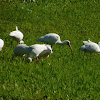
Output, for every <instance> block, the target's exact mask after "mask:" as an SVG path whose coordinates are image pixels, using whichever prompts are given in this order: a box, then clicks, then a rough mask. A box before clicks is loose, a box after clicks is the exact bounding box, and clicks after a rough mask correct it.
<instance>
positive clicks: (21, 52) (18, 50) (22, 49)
mask: <svg viewBox="0 0 100 100" xmlns="http://www.w3.org/2000/svg"><path fill="white" fill-rule="evenodd" d="M28 47H29V46H27V45H26V44H18V45H17V46H16V47H15V48H14V53H13V56H12V60H13V59H14V57H16V56H19V57H21V59H22V60H23V59H25V58H24V56H25V54H26V50H27V48H28Z"/></svg>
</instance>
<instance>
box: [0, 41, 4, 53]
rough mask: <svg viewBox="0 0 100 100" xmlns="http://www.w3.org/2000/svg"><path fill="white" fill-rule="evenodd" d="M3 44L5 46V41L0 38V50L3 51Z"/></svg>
mask: <svg viewBox="0 0 100 100" xmlns="http://www.w3.org/2000/svg"><path fill="white" fill-rule="evenodd" d="M3 46H4V41H3V40H2V39H0V51H2V48H3Z"/></svg>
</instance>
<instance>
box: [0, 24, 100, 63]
mask: <svg viewBox="0 0 100 100" xmlns="http://www.w3.org/2000/svg"><path fill="white" fill-rule="evenodd" d="M9 36H10V37H11V38H12V41H11V46H12V43H13V41H17V42H18V45H17V46H16V47H15V48H14V53H13V56H12V59H14V57H16V56H20V57H21V58H22V59H25V58H24V56H25V55H27V61H28V62H32V58H35V62H38V61H39V58H40V57H48V56H49V55H50V54H51V53H53V50H52V46H53V45H54V44H59V45H65V44H66V45H68V46H69V47H70V49H71V51H72V53H73V50H72V47H71V44H70V41H69V40H65V41H63V42H62V41H61V40H60V36H59V35H58V34H56V33H49V34H46V35H44V36H42V37H40V38H39V39H38V40H37V41H40V42H45V43H47V44H34V45H31V46H27V45H26V44H24V41H23V37H24V35H23V33H22V32H20V31H19V30H18V27H17V26H16V31H12V32H11V33H10V34H9ZM83 43H84V45H83V46H81V47H80V49H79V50H83V51H84V55H85V54H86V52H89V53H93V52H100V42H99V43H98V44H97V43H94V42H92V41H90V40H88V41H83ZM3 46H4V41H3V40H2V39H0V51H1V50H2V48H3Z"/></svg>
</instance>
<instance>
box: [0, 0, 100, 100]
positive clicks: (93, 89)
mask: <svg viewBox="0 0 100 100" xmlns="http://www.w3.org/2000/svg"><path fill="white" fill-rule="evenodd" d="M99 6H100V2H99V1H97V0H91V1H90V0H79V1H78V0H36V3H34V2H30V1H27V2H23V1H22V0H4V1H3V0H2V1H0V38H2V39H3V40H4V42H5V45H4V47H3V50H2V52H1V53H0V100H44V99H46V100H99V98H100V93H99V91H100V56H99V54H93V55H91V57H92V58H91V59H90V55H89V54H87V57H86V58H84V52H80V51H79V48H80V47H81V46H82V44H83V43H82V41H84V40H88V39H89V38H90V40H91V41H94V42H99V41H100V7H99ZM16 26H18V28H19V30H20V31H21V32H23V34H24V42H25V43H26V44H27V45H33V44H36V43H39V42H37V41H36V40H37V39H38V38H39V37H41V36H43V35H45V34H47V33H50V32H51V33H52V32H55V33H57V34H59V35H60V36H61V40H62V41H63V40H70V42H71V45H72V48H73V51H74V55H72V54H71V50H70V49H69V47H68V46H59V45H55V46H54V47H53V50H54V52H53V54H51V55H50V57H49V59H48V60H42V59H40V61H39V63H37V64H35V61H34V60H33V62H32V63H28V62H27V61H22V60H21V59H20V58H19V57H16V58H15V59H14V60H13V61H12V59H11V58H12V54H13V49H14V47H15V46H16V45H17V43H16V42H14V44H13V45H14V46H13V48H11V45H10V42H11V38H10V37H9V33H10V32H11V31H13V30H15V27H16ZM46 97H47V98H46Z"/></svg>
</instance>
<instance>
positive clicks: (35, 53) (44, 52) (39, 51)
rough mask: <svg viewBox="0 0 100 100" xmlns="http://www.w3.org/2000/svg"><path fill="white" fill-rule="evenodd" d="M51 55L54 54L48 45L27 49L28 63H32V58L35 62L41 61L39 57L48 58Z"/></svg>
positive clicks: (37, 45)
mask: <svg viewBox="0 0 100 100" xmlns="http://www.w3.org/2000/svg"><path fill="white" fill-rule="evenodd" d="M50 53H53V51H52V48H51V46H50V45H46V44H35V45H32V46H30V47H29V48H28V49H27V59H28V61H30V62H31V61H32V58H33V57H34V58H35V62H36V61H37V62H38V61H39V58H38V57H44V56H48V55H49V54H50Z"/></svg>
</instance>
